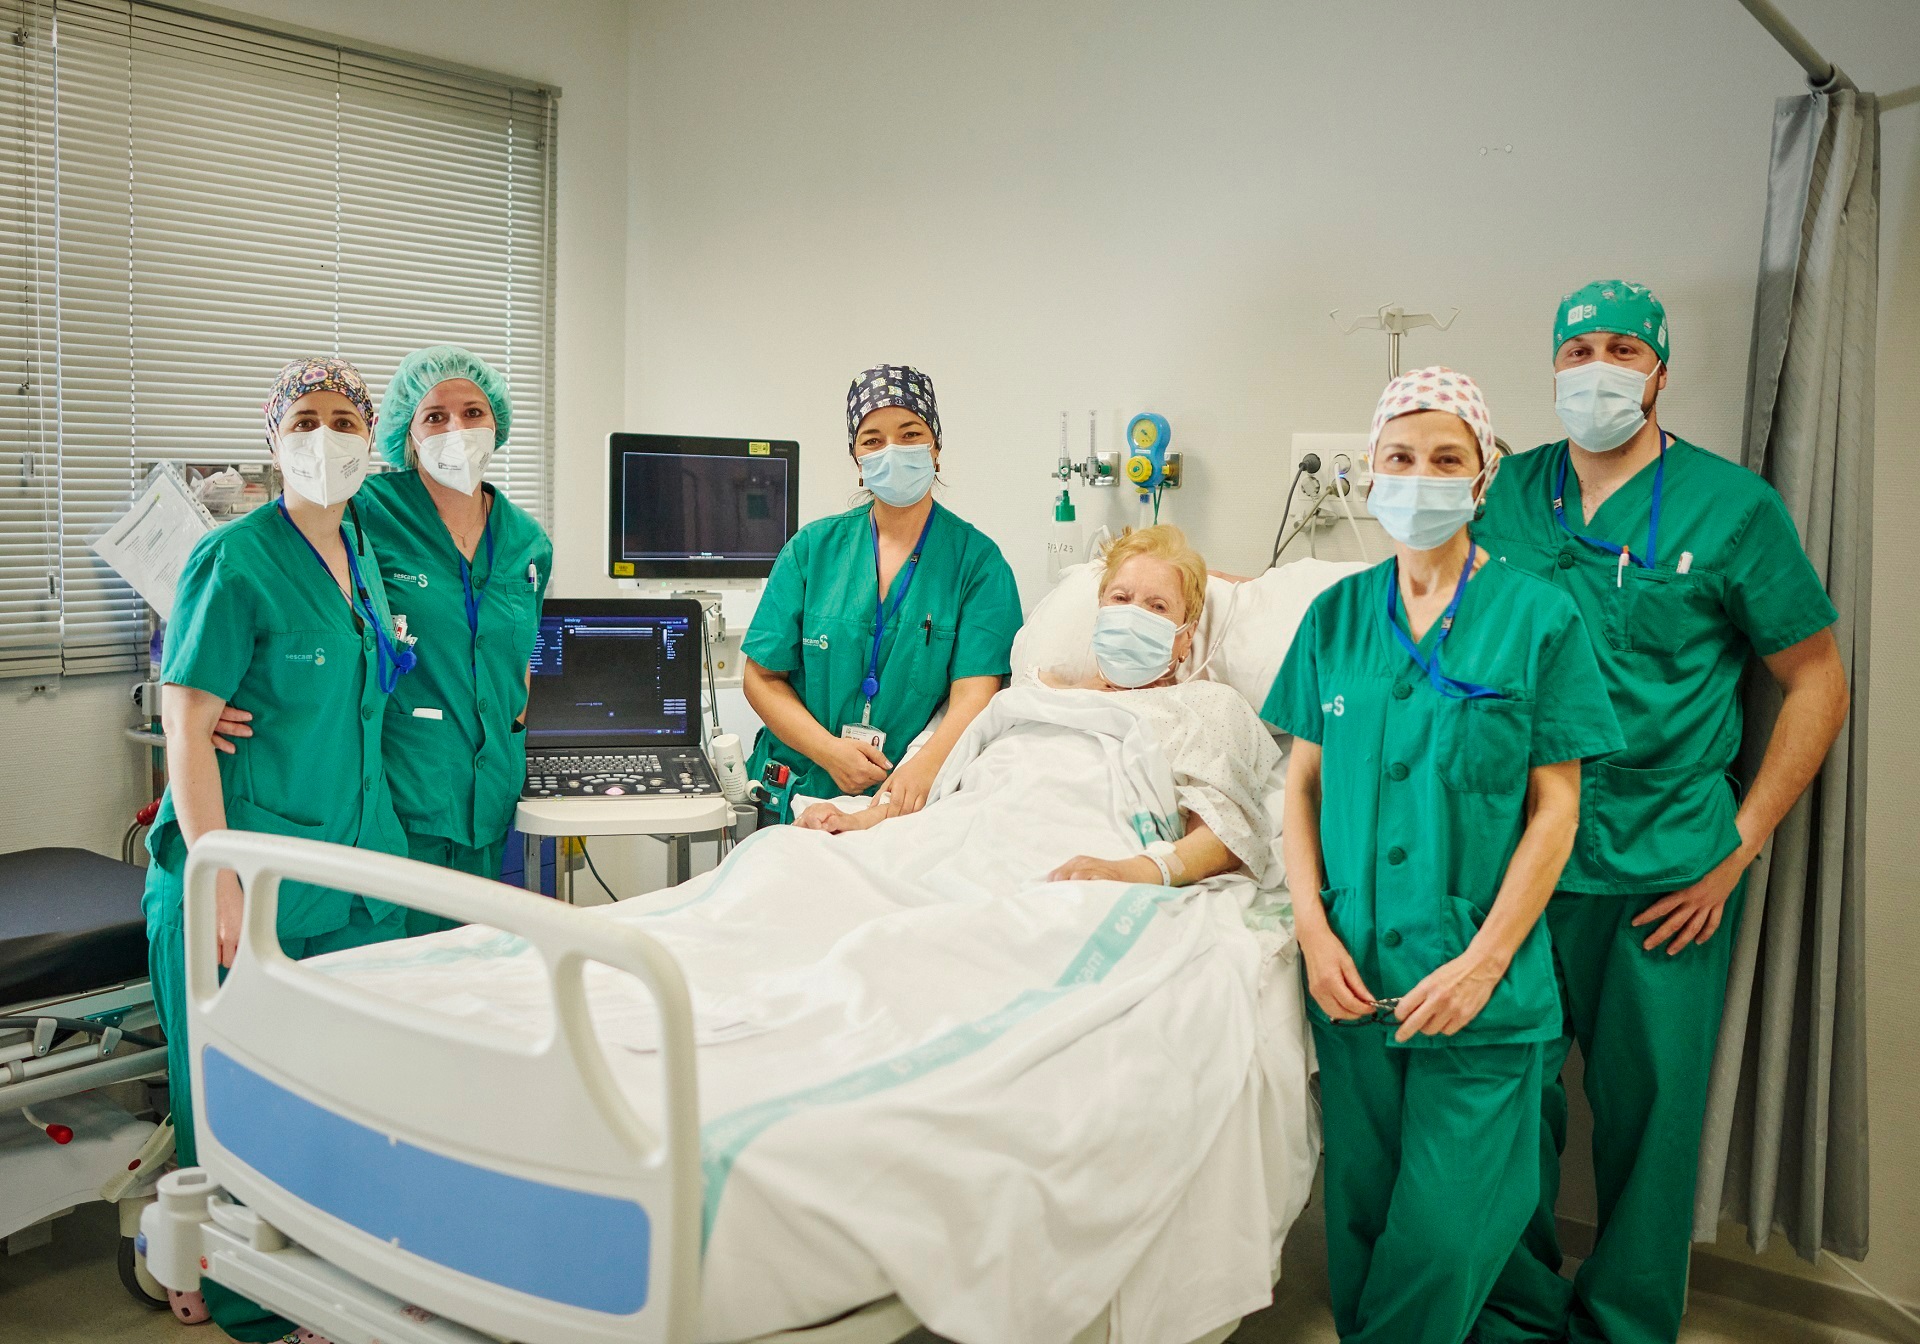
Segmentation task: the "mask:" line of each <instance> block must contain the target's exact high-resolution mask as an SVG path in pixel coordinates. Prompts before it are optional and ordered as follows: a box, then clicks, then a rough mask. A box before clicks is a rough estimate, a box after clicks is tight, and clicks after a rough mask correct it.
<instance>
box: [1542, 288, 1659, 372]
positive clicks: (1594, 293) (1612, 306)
mask: <svg viewBox="0 0 1920 1344" xmlns="http://www.w3.org/2000/svg"><path fill="white" fill-rule="evenodd" d="M1590 331H1617V332H1620V333H1621V334H1622V335H1626V336H1638V337H1639V338H1640V339H1641V340H1643V341H1645V342H1646V343H1647V344H1648V345H1650V346H1652V347H1653V353H1654V354H1656V355H1658V356H1660V362H1661V363H1662V364H1666V363H1668V362H1669V361H1668V359H1667V310H1666V309H1665V308H1664V307H1662V306H1661V303H1660V300H1658V299H1656V298H1654V297H1653V291H1652V290H1650V289H1648V288H1647V287H1646V286H1645V285H1636V284H1634V283H1633V281H1631V280H1595V281H1594V282H1593V283H1592V284H1590V285H1583V286H1582V287H1581V288H1579V289H1576V290H1574V291H1573V293H1571V294H1568V295H1566V296H1565V297H1564V298H1562V299H1561V300H1560V307H1559V308H1558V309H1556V310H1555V312H1554V315H1553V353H1554V354H1555V355H1558V354H1559V353H1560V347H1561V346H1563V345H1565V344H1566V343H1567V342H1568V341H1570V340H1572V339H1573V338H1574V337H1575V336H1584V335H1586V334H1587V333H1588V332H1590Z"/></svg>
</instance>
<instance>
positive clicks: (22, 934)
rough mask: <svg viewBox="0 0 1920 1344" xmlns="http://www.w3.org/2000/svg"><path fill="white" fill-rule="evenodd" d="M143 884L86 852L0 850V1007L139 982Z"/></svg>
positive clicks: (137, 873)
mask: <svg viewBox="0 0 1920 1344" xmlns="http://www.w3.org/2000/svg"><path fill="white" fill-rule="evenodd" d="M145 886H146V870H145V869H143V868H136V867H134V866H133V865H132V864H128V863H122V862H120V861H119V860H118V859H109V858H106V857H104V856H102V855H99V854H95V853H93V852H92V851H90V850H85V849H23V850H19V851H17V852H15V853H12V854H0V1008H5V1007H7V1006H9V1005H11V1004H17V1003H24V1002H27V1001H29V1000H32V999H50V998H59V997H63V996H66V995H72V994H84V993H87V992H88V991H90V990H95V989H101V988H103V987H106V986H109V985H116V984H121V983H123V982H125V981H128V980H142V979H145V978H146V974H147V920H146V916H145V915H144V914H143V913H142V912H141V909H140V894H141V892H142V890H143V889H144V888H145Z"/></svg>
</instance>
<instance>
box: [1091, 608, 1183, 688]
mask: <svg viewBox="0 0 1920 1344" xmlns="http://www.w3.org/2000/svg"><path fill="white" fill-rule="evenodd" d="M1184 628H1185V627H1183V626H1178V625H1175V624H1174V623H1173V622H1172V621H1170V620H1168V619H1167V618H1166V617H1165V616H1161V615H1159V614H1157V613H1155V612H1151V611H1148V610H1147V609H1146V608H1145V607H1136V606H1134V605H1132V604H1131V603H1126V604H1121V605H1115V606H1111V607H1102V608H1100V612H1099V614H1098V615H1097V616H1095V617H1094V618H1093V661H1094V663H1095V664H1096V665H1097V666H1098V667H1099V668H1100V675H1101V676H1103V677H1105V678H1106V679H1107V680H1108V681H1110V682H1112V683H1113V684H1114V685H1115V686H1123V687H1125V688H1126V689H1127V690H1133V689H1134V688H1136V687H1139V686H1147V685H1150V684H1152V683H1153V682H1156V681H1158V680H1160V678H1162V677H1164V676H1166V675H1167V673H1168V672H1169V671H1170V670H1171V669H1172V667H1173V641H1174V639H1175V637H1176V636H1178V635H1179V633H1180V631H1181V630H1182V629H1184Z"/></svg>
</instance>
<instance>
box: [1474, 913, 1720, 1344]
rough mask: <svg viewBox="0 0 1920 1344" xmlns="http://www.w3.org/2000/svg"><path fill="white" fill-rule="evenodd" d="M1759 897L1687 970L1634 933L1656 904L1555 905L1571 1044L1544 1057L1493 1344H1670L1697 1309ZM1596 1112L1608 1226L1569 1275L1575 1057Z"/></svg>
mask: <svg viewBox="0 0 1920 1344" xmlns="http://www.w3.org/2000/svg"><path fill="white" fill-rule="evenodd" d="M1746 889H1747V888H1746V883H1745V881H1744V880H1743V881H1742V882H1741V883H1740V885H1739V886H1737V887H1735V888H1734V891H1733V895H1732V896H1730V897H1729V898H1728V900H1727V908H1726V914H1725V916H1724V917H1723V918H1722V919H1721V921H1720V928H1719V930H1718V931H1717V932H1716V933H1715V934H1714V935H1713V937H1712V938H1711V939H1710V940H1709V941H1708V942H1706V943H1705V944H1695V945H1694V946H1692V947H1689V948H1687V949H1686V950H1685V951H1683V952H1681V953H1680V955H1678V956H1670V955H1669V954H1668V953H1667V952H1666V950H1665V949H1664V948H1661V949H1658V950H1655V951H1652V952H1649V951H1647V950H1645V949H1644V948H1642V947H1641V943H1642V942H1644V941H1645V940H1646V938H1647V937H1648V936H1649V935H1650V934H1651V933H1652V932H1653V929H1654V928H1655V927H1657V926H1655V925H1651V924H1650V925H1647V926H1645V927H1642V928H1637V929H1636V928H1634V927H1633V919H1634V916H1636V915H1638V914H1639V913H1640V912H1641V911H1642V910H1644V909H1646V908H1647V906H1649V905H1651V904H1652V903H1653V902H1654V901H1656V900H1658V899H1660V898H1659V897H1658V896H1639V897H1631V896H1629V897H1622V896H1586V895H1577V894H1574V893H1571V892H1559V893H1556V894H1555V896H1554V898H1553V900H1552V902H1551V903H1550V904H1549V905H1548V906H1547V926H1548V928H1549V930H1550V931H1551V932H1552V934H1553V954H1554V963H1555V970H1556V972H1557V973H1558V976H1559V979H1560V992H1561V1000H1562V1002H1563V1003H1564V1004H1565V1005H1566V1017H1567V1021H1566V1032H1565V1034H1564V1035H1563V1036H1562V1037H1561V1039H1560V1040H1558V1041H1556V1042H1553V1043H1552V1044H1550V1045H1549V1046H1548V1047H1547V1058H1546V1079H1547V1082H1546V1086H1545V1087H1544V1088H1543V1089H1542V1092H1541V1122H1542V1123H1541V1129H1540V1139H1541V1141H1540V1159H1539V1161H1540V1203H1539V1207H1538V1208H1537V1209H1535V1211H1534V1215H1533V1219H1532V1221H1531V1222H1530V1223H1529V1224H1528V1225H1527V1230H1526V1234H1525V1236H1524V1237H1522V1239H1521V1243H1520V1247H1519V1249H1518V1250H1517V1251H1515V1252H1514V1256H1513V1259H1512V1260H1511V1261H1510V1262H1509V1263H1508V1265H1507V1268H1506V1269H1505V1271H1503V1272H1502V1274H1501V1276H1500V1282H1499V1283H1498V1284H1496V1285H1495V1287H1494V1291H1493V1295H1492V1297H1491V1298H1490V1299H1489V1301H1488V1303H1487V1311H1486V1314H1485V1315H1483V1316H1482V1317H1481V1324H1480V1327H1479V1329H1480V1335H1479V1338H1480V1340H1481V1341H1482V1344H1519V1342H1520V1341H1548V1340H1551V1341H1554V1342H1555V1344H1558V1341H1561V1340H1569V1341H1572V1342H1573V1344H1673V1342H1674V1341H1675V1340H1676V1339H1678V1338H1679V1335H1680V1318H1681V1316H1682V1315H1683V1314H1684V1313H1685V1311H1686V1306H1687V1267H1688V1264H1689V1256H1690V1254H1691V1243H1692V1238H1693V1190H1694V1183H1695V1180H1696V1179H1697V1177H1698V1175H1699V1166H1700V1128H1701V1125H1702V1124H1703V1122H1704V1120H1705V1118H1706V1110H1707V1079H1708V1075H1709V1074H1710V1073H1711V1072H1712V1069H1713V1053H1714V1046H1715V1043H1716V1040H1717V1038H1718V1036H1719V1033H1720V1010H1721V1006H1722V1003H1723V1001H1724V1000H1725V998H1726V992H1727V969H1728V967H1729V965H1730V964H1731V963H1732V960H1733V942H1734V938H1735V937H1736V936H1737V934H1738V932H1739V927H1740V911H1741V909H1742V907H1743V905H1744V904H1745V899H1746ZM1575 1041H1578V1042H1579V1043H1580V1057H1581V1059H1582V1060H1583V1061H1584V1062H1585V1064H1586V1089H1585V1090H1586V1096H1587V1103H1588V1105H1589V1106H1590V1107H1591V1108H1592V1110H1593V1179H1594V1187H1595V1189H1596V1191H1597V1192H1598V1195H1599V1220H1598V1229H1597V1232H1596V1238H1595V1242H1594V1249H1593V1254H1592V1255H1590V1256H1588V1257H1587V1259H1586V1261H1585V1263H1583V1264H1582V1265H1581V1266H1580V1271H1579V1273H1578V1274H1577V1275H1575V1276H1574V1279H1573V1281H1572V1282H1568V1281H1567V1280H1566V1279H1563V1278H1561V1277H1560V1263H1561V1255H1560V1239H1559V1235H1558V1231H1557V1228H1556V1225H1555V1222H1554V1205H1555V1203H1556V1202H1557V1201H1558V1198H1559V1194H1560V1155H1561V1153H1562V1152H1563V1151H1564V1150H1565V1149H1566V1146H1567V1092H1566V1085H1565V1084H1564V1083H1563V1082H1562V1081H1561V1077H1560V1071H1561V1066H1562V1065H1563V1064H1565V1063H1566V1058H1567V1052H1568V1050H1569V1049H1570V1048H1571V1047H1572V1045H1573V1043H1574V1042H1575Z"/></svg>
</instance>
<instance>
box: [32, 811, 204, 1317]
mask: <svg viewBox="0 0 1920 1344" xmlns="http://www.w3.org/2000/svg"><path fill="white" fill-rule="evenodd" d="M144 882H145V875H144V873H143V872H142V870H141V869H139V868H136V867H134V866H133V865H132V864H129V863H122V862H119V861H117V860H114V859H109V858H104V857H102V856H101V855H98V854H94V853H91V852H89V851H86V850H80V849H31V850H23V851H20V852H17V853H13V854H5V855H0V1239H5V1240H6V1242H7V1245H8V1249H10V1250H15V1251H18V1250H25V1249H27V1248H29V1247H31V1246H34V1245H38V1244H40V1243H41V1242H44V1241H46V1240H49V1239H50V1237H51V1225H52V1222H53V1220H54V1219H56V1218H58V1217H60V1216H61V1215H63V1214H65V1213H68V1212H70V1211H71V1210H72V1209H73V1208H74V1207H75V1206H76V1205H79V1204H83V1203H87V1202H89V1201H92V1200H96V1199H103V1200H106V1201H108V1202H111V1203H117V1204H118V1205H119V1206H120V1226H121V1231H122V1234H123V1235H122V1242H121V1250H120V1273H121V1279H122V1281H123V1282H124V1283H125V1284H126V1285H127V1288H128V1291H130V1292H132V1293H133V1294H134V1295H135V1296H136V1297H137V1298H138V1299H139V1300H141V1301H142V1302H145V1303H146V1304H147V1305H149V1306H154V1307H164V1306H165V1305H166V1295H165V1293H164V1292H163V1291H162V1290H161V1289H160V1287H159V1285H158V1284H156V1283H154V1282H153V1280H152V1279H151V1278H148V1277H147V1276H146V1274H145V1270H144V1267H143V1266H141V1265H140V1263H139V1261H138V1258H137V1256H136V1254H135V1251H134V1234H135V1233H136V1231H137V1230H138V1224H139V1216H140V1210H141V1209H142V1208H143V1207H144V1206H145V1205H146V1204H147V1203H149V1202H151V1200H152V1198H153V1186H154V1182H155V1181H156V1180H157V1179H158V1178H159V1175H160V1173H161V1172H162V1171H163V1170H164V1168H165V1164H166V1162H167V1160H168V1159H169V1158H170V1157H171V1156H172V1151H173V1143H172V1131H171V1129H169V1128H167V1127H166V1126H165V1125H164V1124H157V1123H156V1122H155V1121H154V1120H152V1119H148V1118H144V1115H145V1113H148V1112H149V1111H150V1107H149V1106H148V1104H147V1099H146V1097H145V1092H144V1089H143V1088H139V1087H137V1086H136V1087H132V1088H129V1087H126V1086H116V1085H126V1084H136V1085H137V1084H138V1083H139V1082H140V1081H141V1080H144V1079H150V1078H156V1077H163V1076H164V1075H165V1073H166V1067H167V1061H166V1051H165V1048H164V1045H163V1043H162V1042H161V1040H160V1039H159V1035H158V1032H157V1030H156V1021H157V1019H156V1017H155V1014H154V1011H153V994H152V991H151V990H150V988H149V986H148V983H147V926H146V918H145V916H144V915H143V914H142V913H141V907H140V895H141V890H142V887H143V886H144ZM129 1094H130V1095H129ZM159 1109H160V1111H161V1112H162V1113H164V1109H165V1108H164V1106H162V1107H160V1108H159Z"/></svg>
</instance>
